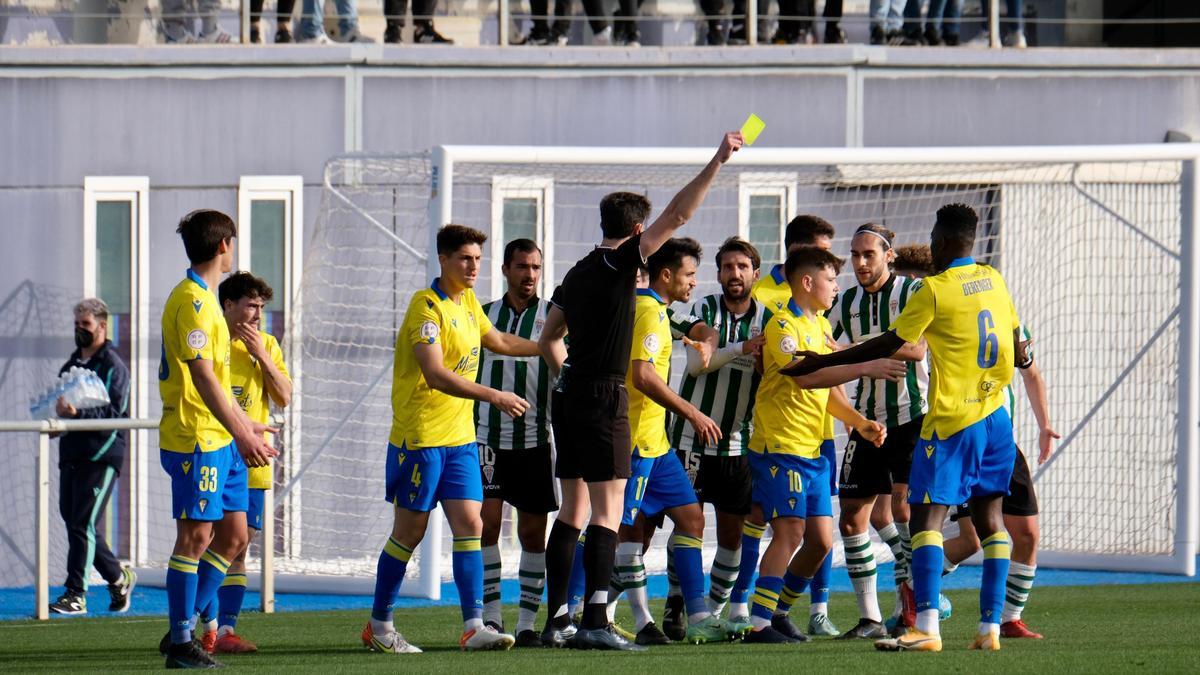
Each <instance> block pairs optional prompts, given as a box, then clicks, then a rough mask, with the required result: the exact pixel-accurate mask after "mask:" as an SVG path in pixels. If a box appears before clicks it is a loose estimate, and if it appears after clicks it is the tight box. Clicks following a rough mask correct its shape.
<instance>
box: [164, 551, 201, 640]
mask: <svg viewBox="0 0 1200 675" xmlns="http://www.w3.org/2000/svg"><path fill="white" fill-rule="evenodd" d="M199 564H200V561H199V560H195V559H193V558H188V557H186V556H181V555H173V556H171V560H170V561H169V562H168V563H167V617H168V618H169V619H170V621H171V642H173V643H175V644H183V643H185V642H191V640H192V611H193V610H194V609H195V607H196V582H197V581H198V580H199V576H198V574H197V567H198V566H199Z"/></svg>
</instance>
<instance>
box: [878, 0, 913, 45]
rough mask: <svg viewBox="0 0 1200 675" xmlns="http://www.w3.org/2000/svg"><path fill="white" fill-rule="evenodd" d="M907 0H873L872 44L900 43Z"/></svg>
mask: <svg viewBox="0 0 1200 675" xmlns="http://www.w3.org/2000/svg"><path fill="white" fill-rule="evenodd" d="M904 7H905V0H871V4H870V10H869V11H870V14H871V44H873V45H883V44H900V41H901V39H902V38H901V33H900V29H901V27H903V25H904V14H903V12H904Z"/></svg>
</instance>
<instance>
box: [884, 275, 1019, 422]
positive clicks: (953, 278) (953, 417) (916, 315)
mask: <svg viewBox="0 0 1200 675" xmlns="http://www.w3.org/2000/svg"><path fill="white" fill-rule="evenodd" d="M1020 326H1021V321H1020V319H1019V318H1018V316H1017V309H1016V307H1015V306H1014V305H1013V301H1012V296H1010V295H1009V294H1008V286H1007V285H1006V284H1005V283H1004V277H1002V276H1000V273H999V272H997V271H996V270H995V269H994V268H992V267H990V266H988V265H979V264H977V263H976V262H975V260H974V259H972V258H959V259H957V260H955V261H954V262H952V263H951V264H950V267H949V268H947V269H946V271H944V272H942V273H940V274H936V275H934V276H930V277H926V278H925V279H924V280H923V281H922V282H921V287H920V288H918V289H917V290H916V292H914V293H913V295H912V296H911V297H909V299H908V304H906V305H905V306H904V311H903V312H901V313H900V316H899V317H898V318H897V319H896V322H895V323H894V324H893V325H892V328H893V330H895V331H896V335H898V336H899V337H900V338H901V339H902V340H904V341H905V342H911V343H916V342H917V341H919V340H920V339H921V338H922V337H924V338H925V341H926V342H927V343H928V344H929V363H930V368H929V412H928V413H927V414H926V415H925V422H924V424H923V425H922V427H921V437H922V438H927V439H928V438H933V434H935V433H936V434H937V437H938V438H948V437H949V436H951V435H953V434H956V433H958V432H959V431H962V430H963V429H965V428H967V427H969V426H971V425H972V424H974V423H976V422H978V421H979V420H981V419H983V418H985V417H987V416H988V415H990V414H992V413H993V412H995V411H996V409H997V408H999V407H1000V406H1001V405H1003V404H1004V401H1005V394H1004V390H1005V387H1007V386H1008V383H1009V382H1010V381H1012V374H1013V364H1014V358H1015V355H1014V353H1013V330H1014V329H1017V328H1019V327H1020Z"/></svg>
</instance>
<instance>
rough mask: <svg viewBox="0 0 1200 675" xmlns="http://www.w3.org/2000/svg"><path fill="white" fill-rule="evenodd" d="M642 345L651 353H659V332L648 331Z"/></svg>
mask: <svg viewBox="0 0 1200 675" xmlns="http://www.w3.org/2000/svg"><path fill="white" fill-rule="evenodd" d="M642 346H643V347H645V348H646V351H648V352H650V353H651V354H657V353H658V348H659V344H658V334H657V333H648V334H647V335H646V337H644V338H642Z"/></svg>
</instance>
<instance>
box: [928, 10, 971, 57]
mask: <svg viewBox="0 0 1200 675" xmlns="http://www.w3.org/2000/svg"><path fill="white" fill-rule="evenodd" d="M962 6H963V0H929V13H928V14H927V15H925V44H927V45H930V46H937V45H946V46H947V47H957V46H958V45H959V37H958V23H959V19H960V18H961V17H962Z"/></svg>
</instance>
